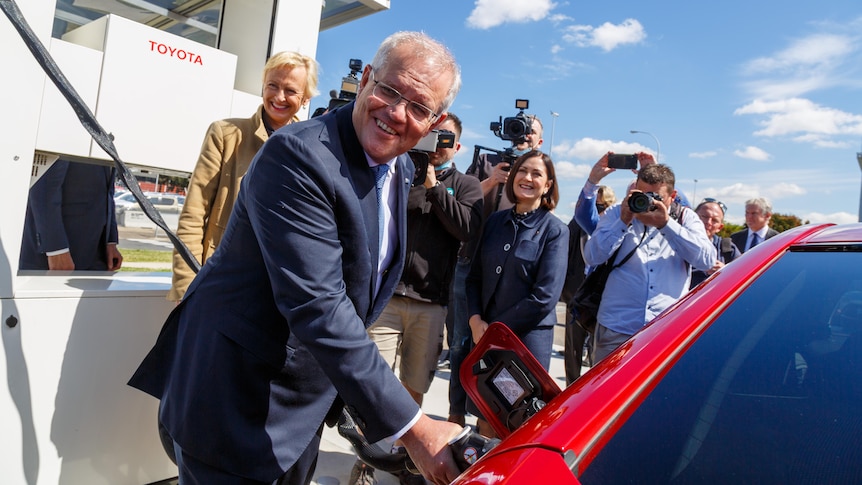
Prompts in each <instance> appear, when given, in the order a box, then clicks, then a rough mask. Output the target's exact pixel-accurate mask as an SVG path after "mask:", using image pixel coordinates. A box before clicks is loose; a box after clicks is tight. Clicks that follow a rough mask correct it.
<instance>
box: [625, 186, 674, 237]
mask: <svg viewBox="0 0 862 485" xmlns="http://www.w3.org/2000/svg"><path fill="white" fill-rule="evenodd" d="M629 196H631V194H629ZM626 202H627V203H626V206H628V201H626ZM653 205H654V207H653V208H652V209H651V210H648V211H646V212H641V213H638V214H634V217H635V218H636V219H637V220H639V221H641V222H642V223H643V225H645V226H651V227H655V228H656V229H661V228H663V227H664V226H666V225H667V221H669V220H670V214H668V206H667V205H666V204H665V203H664V202H663V201H660V200H654V201H653ZM626 208H628V207H626Z"/></svg>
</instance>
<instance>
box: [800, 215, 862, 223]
mask: <svg viewBox="0 0 862 485" xmlns="http://www.w3.org/2000/svg"><path fill="white" fill-rule="evenodd" d="M798 217H799V218H800V219H802V220H803V221H809V222H811V223H812V224H816V223H819V222H834V223H835V224H851V223H854V222H858V221H859V218H858V217H857V215H856V214H851V213H849V212H833V213H832V214H822V213H820V212H809V213H807V214H804V215H800V216H798Z"/></svg>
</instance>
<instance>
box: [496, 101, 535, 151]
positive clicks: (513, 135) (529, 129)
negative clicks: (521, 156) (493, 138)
mask: <svg viewBox="0 0 862 485" xmlns="http://www.w3.org/2000/svg"><path fill="white" fill-rule="evenodd" d="M529 107H530V100H529V99H516V100H515V108H517V109H519V110H520V111H519V112H518V114H516V115H515V116H511V117H509V118H503V117H502V116H500V121H492V122H491V131H493V132H494V134H495V135H497V136H498V137H499V138H500V139H502V140H509V141H511V142H512V144H514V145H517V144H519V143H523V142H525V141H526V140H527V135H529V134H531V133H533V118H532V117H531V116H527V114H526V113H524V110H525V109H527V108H529Z"/></svg>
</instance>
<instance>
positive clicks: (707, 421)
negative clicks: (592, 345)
mask: <svg viewBox="0 0 862 485" xmlns="http://www.w3.org/2000/svg"><path fill="white" fill-rule="evenodd" d="M475 362H476V360H475V358H474V359H473V360H472V361H471V365H473V364H475ZM539 377H540V378H541V377H542V376H539ZM538 380H539V381H541V380H542V379H538ZM473 381H474V382H472V383H470V384H469V385H473V386H475V379H473ZM525 382H526V381H525ZM467 385H468V384H465V386H467ZM473 392H475V389H471V393H473ZM515 394H517V392H516V393H515ZM471 395H472V394H471ZM551 396H553V393H552V394H551ZM454 483H456V484H458V485H466V484H534V483H535V484H538V483H543V484H544V483H548V484H555V485H556V484H569V483H571V484H575V483H583V484H599V483H601V484H609V483H637V484H649V483H672V484H690V483H691V484H693V483H697V484H703V483H775V484H786V483H857V484H858V483H862V224H853V225H847V226H832V225H828V224H823V225H806V226H802V227H798V228H795V229H793V230H790V231H787V232H784V233H782V234H780V235H779V236H776V237H774V238H772V239H770V240H768V241H766V242H765V243H764V244H761V245H759V246H758V247H757V248H755V249H753V250H751V251H749V252H747V253H746V254H744V255H743V257H742V258H741V259H739V260H737V261H734V262H733V263H732V264H730V265H728V266H727V267H725V268H724V269H722V270H721V271H719V272H718V273H716V274H715V275H714V276H712V277H711V278H709V279H708V280H707V281H706V282H704V283H703V284H702V285H700V286H699V287H697V288H695V289H694V290H693V291H691V292H690V293H689V294H687V295H686V296H685V297H684V298H682V299H681V300H680V301H678V302H677V303H676V304H675V305H673V306H672V307H670V308H669V309H668V310H667V311H665V312H664V313H663V314H661V315H659V316H658V317H657V318H656V319H655V320H654V321H653V322H652V323H651V324H650V325H648V326H647V327H645V328H644V329H643V330H642V331H641V332H639V333H638V334H637V335H635V336H634V337H633V338H632V339H631V340H629V341H628V342H627V343H626V344H624V345H623V346H622V347H620V348H619V349H618V350H617V351H616V352H614V353H613V354H611V355H610V356H608V358H606V359H605V360H604V361H602V362H600V363H598V364H597V365H596V366H594V367H593V368H592V369H591V370H590V371H589V372H587V373H586V374H585V375H584V376H582V377H581V378H580V379H578V380H577V381H576V382H575V383H574V384H572V385H571V386H569V387H568V388H567V389H565V390H564V391H562V393H560V394H559V395H556V397H553V398H551V399H549V401H548V402H547V405H546V406H545V407H544V408H542V409H541V410H539V411H538V412H537V413H536V414H535V415H534V416H532V417H531V418H529V419H527V420H526V422H524V423H523V424H522V425H521V426H520V427H518V428H517V429H515V430H514V431H513V432H512V433H511V434H510V435H509V436H508V437H507V438H505V439H504V440H503V441H502V443H501V444H500V445H498V446H497V447H496V448H494V449H493V450H491V451H490V452H489V453H488V454H487V455H485V456H484V457H483V458H482V459H480V460H479V461H478V462H476V463H475V464H474V465H473V466H471V467H470V468H469V469H467V471H466V472H465V473H464V474H462V475H461V476H460V477H459V478H458V479H457V480H456V481H455V482H454Z"/></svg>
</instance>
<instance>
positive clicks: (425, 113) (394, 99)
mask: <svg viewBox="0 0 862 485" xmlns="http://www.w3.org/2000/svg"><path fill="white" fill-rule="evenodd" d="M371 80H372V81H374V88H373V89H372V90H371V95H372V96H374V97H375V98H377V99H379V100H381V101H383V102H384V103H386V104H387V105H389V106H395V105H397V104H399V103H400V102H401V101H402V100H403V101H405V102H406V104H407V114H409V115H410V117H411V118H413V119H414V120H416V121H418V122H420V123H425V122H429V121H434V120H435V119H437V118H438V117H439V116H440V115H439V114H438V113H435V112H434V110H432V109H431V108H429V107H427V106H425V105H424V104H422V103H417V102H416V101H410V100H409V99H407V98H405V97H404V96H402V95H401V93H399V92H398V91H396V90H395V88H393V87H392V86H390V85H388V84H385V83H382V82H380V81H378V80H377V79H375V78H374V72H373V71H372V72H371Z"/></svg>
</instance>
